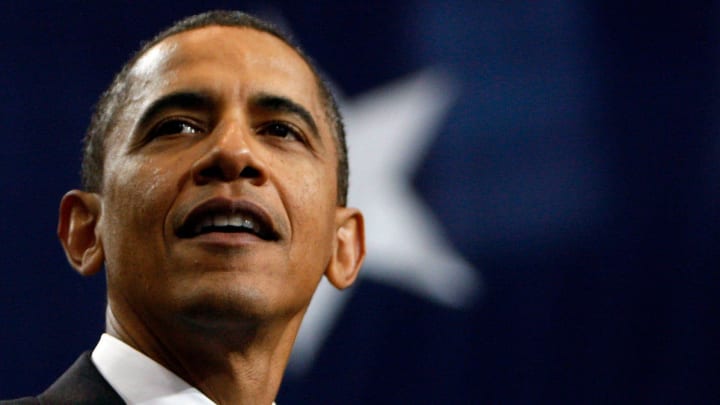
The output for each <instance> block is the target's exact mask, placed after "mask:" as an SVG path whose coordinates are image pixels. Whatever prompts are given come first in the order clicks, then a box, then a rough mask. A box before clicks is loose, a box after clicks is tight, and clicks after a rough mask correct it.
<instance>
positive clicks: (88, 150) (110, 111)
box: [81, 10, 349, 206]
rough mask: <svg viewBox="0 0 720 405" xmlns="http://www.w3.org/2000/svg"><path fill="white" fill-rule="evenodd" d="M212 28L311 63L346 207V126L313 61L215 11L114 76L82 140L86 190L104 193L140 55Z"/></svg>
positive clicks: (189, 21)
mask: <svg viewBox="0 0 720 405" xmlns="http://www.w3.org/2000/svg"><path fill="white" fill-rule="evenodd" d="M209 26H227V27H238V28H250V29H254V30H257V31H260V32H265V33H268V34H270V35H273V36H275V37H276V38H278V39H280V40H281V41H283V42H284V43H286V44H287V45H288V46H290V47H292V48H293V49H294V50H295V52H297V53H298V54H299V55H300V57H302V58H303V60H304V61H305V62H306V63H307V64H308V66H309V67H310V70H311V71H312V72H313V74H314V75H315V78H316V80H317V86H318V89H319V91H320V97H321V98H322V101H323V107H324V110H325V118H326V120H327V122H328V124H329V125H330V128H331V130H332V132H333V138H334V140H335V147H336V150H337V154H338V162H337V163H338V166H337V191H338V195H337V205H339V206H345V205H346V203H347V190H348V177H349V169H348V158H347V146H346V143H345V127H344V125H343V121H342V116H341V115H340V111H339V108H338V106H337V101H336V100H335V97H334V96H333V93H332V91H331V90H330V87H329V85H328V84H327V82H326V81H325V80H324V79H323V78H322V77H321V76H320V74H319V73H318V70H317V69H316V67H315V64H314V63H313V61H312V60H311V59H310V58H309V57H308V56H307V55H306V54H305V53H304V52H303V51H302V49H300V47H299V46H298V45H297V44H296V43H295V42H294V41H293V40H292V39H291V38H290V36H289V35H287V34H284V33H283V32H281V31H280V30H279V29H278V28H276V27H275V26H274V25H272V24H270V23H268V22H266V21H263V20H261V19H259V18H257V17H255V16H252V15H250V14H247V13H243V12H240V11H224V10H215V11H209V12H206V13H202V14H197V15H193V16H190V17H187V18H184V19H182V20H180V21H177V22H175V23H174V24H173V25H171V26H170V27H169V28H167V29H165V30H163V31H161V32H160V33H159V34H157V35H156V36H155V37H154V38H153V39H152V40H150V41H148V42H146V43H144V44H143V45H142V46H141V47H140V49H139V50H138V51H137V52H135V54H134V55H133V56H132V57H131V58H130V60H128V61H127V62H126V63H125V65H123V67H122V69H121V70H120V72H119V73H118V74H117V75H115V78H114V79H113V81H112V83H111V84H110V87H108V89H107V90H105V91H104V92H103V94H102V95H101V96H100V99H99V101H98V102H97V104H96V106H95V111H94V112H93V115H92V118H91V120H90V125H89V127H88V129H87V132H86V133H85V138H84V139H83V158H82V169H81V177H82V186H83V189H85V191H89V192H101V191H102V180H103V172H104V170H103V168H104V162H105V152H106V150H105V147H106V140H107V138H108V136H109V134H110V133H111V132H112V130H113V128H114V127H115V126H116V125H117V120H118V118H119V116H120V113H121V112H122V111H123V108H124V106H125V105H126V104H127V102H128V96H129V92H130V87H131V86H130V83H129V82H128V76H129V73H130V71H131V70H132V68H133V66H135V63H136V62H137V60H138V59H140V57H141V56H143V55H144V54H145V53H146V52H147V51H148V50H149V49H150V48H152V47H153V46H155V45H157V44H158V43H159V42H161V41H163V40H164V39H166V38H168V37H170V36H172V35H175V34H179V33H182V32H186V31H190V30H194V29H198V28H204V27H209Z"/></svg>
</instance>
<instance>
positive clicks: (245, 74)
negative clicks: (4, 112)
mask: <svg viewBox="0 0 720 405" xmlns="http://www.w3.org/2000/svg"><path fill="white" fill-rule="evenodd" d="M130 83H131V86H132V87H131V90H130V94H132V97H131V99H130V102H129V104H128V105H127V106H125V108H124V111H123V113H122V114H121V117H120V120H119V124H118V125H117V126H116V128H114V130H113V133H111V134H110V135H109V138H108V143H107V157H106V160H105V174H104V178H103V184H102V191H101V193H99V194H90V193H84V192H80V191H77V190H75V191H72V192H70V193H68V195H66V197H65V198H64V200H63V202H62V204H61V210H60V211H61V219H60V224H59V228H58V234H59V235H60V238H61V240H62V241H63V245H64V247H65V249H66V253H67V255H68V258H69V260H70V262H71V264H73V265H74V266H75V267H76V268H77V269H78V270H79V271H80V272H81V273H84V274H92V273H94V272H97V271H99V269H100V267H101V265H102V263H103V261H104V263H105V267H106V271H107V279H108V301H109V319H108V323H109V326H108V327H109V329H111V330H113V331H115V333H116V334H117V335H119V337H121V338H122V339H123V340H125V341H126V342H128V343H130V344H131V345H133V346H135V347H136V348H139V349H140V350H141V351H143V352H144V353H146V354H148V355H150V356H151V357H153V358H155V359H156V360H157V361H159V362H161V363H162V364H164V365H165V366H166V367H168V368H170V369H171V370H173V371H175V372H176V373H177V374H179V375H181V376H182V377H183V378H185V379H187V380H188V381H191V382H192V383H195V384H196V385H197V386H203V384H206V385H212V383H213V382H217V381H215V380H213V379H218V378H219V377H216V376H215V374H213V373H204V374H203V372H202V371H198V369H197V367H195V368H194V367H193V366H192V364H191V363H192V362H193V360H192V357H193V356H197V357H199V359H196V360H198V361H200V362H203V361H204V362H205V363H208V364H209V363H211V360H208V359H210V358H212V356H208V355H207V353H200V352H198V350H197V349H195V347H196V346H197V345H198V343H199V342H202V345H206V346H207V347H208V349H207V350H213V349H212V348H213V347H216V346H217V347H223V349H222V350H218V356H217V358H218V359H223V361H224V359H226V358H230V359H231V358H232V356H228V355H227V352H229V351H232V350H233V347H232V346H233V345H237V347H236V349H238V350H244V349H246V348H247V347H246V346H243V345H246V344H247V342H248V341H252V340H253V339H259V340H261V341H262V342H264V343H263V344H264V345H265V348H266V349H267V351H268V353H269V354H268V355H267V356H266V357H268V356H269V360H267V359H266V360H264V361H265V363H267V364H271V365H274V366H272V367H271V368H272V369H273V371H272V373H274V374H273V375H274V377H273V378H271V380H272V381H271V383H270V388H269V392H271V393H272V392H273V386H274V387H275V390H276V389H277V385H278V384H279V380H280V376H281V375H282V371H283V369H284V364H285V363H286V361H287V356H288V355H289V351H290V348H291V346H292V342H293V340H294V338H295V335H296V333H297V329H298V328H299V324H300V321H301V319H302V315H303V314H304V312H305V310H306V308H307V305H308V304H309V302H310V299H311V297H312V294H313V292H314V291H315V288H316V286H317V284H318V282H319V280H320V278H321V277H322V276H323V274H325V275H326V276H327V277H328V279H329V280H330V282H331V283H332V284H334V285H335V286H336V287H338V288H345V287H347V286H349V285H350V284H351V283H352V282H353V281H354V279H355V277H356V274H357V271H358V269H359V266H360V264H361V262H362V259H363V257H364V244H363V229H362V216H361V215H360V213H359V212H358V211H357V210H355V209H352V208H344V207H339V206H337V204H336V201H337V199H336V197H337V178H336V176H337V153H336V149H335V144H334V140H333V136H332V134H331V132H330V128H329V125H328V123H327V122H326V119H325V118H324V117H325V114H324V110H323V105H322V102H321V98H320V96H319V94H318V87H317V82H316V78H315V77H314V75H313V73H312V71H311V70H310V68H309V67H308V66H307V64H306V63H305V62H304V61H303V60H302V59H301V57H300V56H299V55H297V54H296V53H295V52H294V51H293V50H292V48H290V47H289V46H287V45H286V44H284V43H283V42H282V41H280V40H278V39H277V38H275V37H273V36H271V35H269V34H266V33H262V32H259V31H255V30H252V29H246V28H236V27H219V26H211V27H206V28H202V29H196V30H191V31H187V32H183V33H180V34H177V35H174V36H171V37H169V38H167V39H165V40H163V41H162V42H160V43H159V44H157V45H156V46H154V47H153V48H151V49H150V50H149V51H148V52H147V53H146V54H144V55H143V56H142V57H141V58H140V59H139V60H138V61H137V63H136V65H135V66H134V67H133V69H132V71H131V74H130ZM243 221H244V222H243ZM248 221H249V222H248ZM228 222H233V223H232V224H229V223H228ZM227 225H235V227H233V228H228V227H227ZM242 227H245V228H242ZM241 228H242V229H241ZM248 229H252V231H248ZM258 336H260V337H259V338H258ZM175 340H179V341H183V342H184V341H190V342H192V343H189V344H188V347H184V348H183V347H177V346H178V345H179V346H182V344H177V343H175ZM263 344H261V345H260V346H263ZM192 345H195V346H192ZM184 350H190V351H191V355H189V356H188V353H187V352H184ZM200 351H202V350H200ZM260 352H262V350H260ZM243 355H247V353H244V354H243ZM203 357H204V358H203ZM246 360H247V359H246ZM260 368H262V367H260ZM256 369H257V367H256ZM278 369H279V370H278ZM255 372H256V373H258V374H260V375H264V376H266V377H264V378H269V377H267V374H268V372H267V370H266V371H265V372H262V371H258V370H256V371H255ZM208 374H209V375H210V377H209V376H208ZM261 378H262V377H261ZM261 378H260V379H261ZM219 379H220V380H223V379H222V378H219ZM198 380H203V381H198ZM208 381H209V382H208ZM265 389H268V388H265ZM209 391H213V390H212V389H210V388H208V389H207V390H206V392H209ZM215 391H217V392H218V394H217V396H216V397H217V398H220V397H223V398H231V397H232V396H231V395H227V392H226V393H225V394H226V395H222V394H220V392H222V391H223V390H222V389H218V388H217V386H216V387H215ZM272 395H274V394H272Z"/></svg>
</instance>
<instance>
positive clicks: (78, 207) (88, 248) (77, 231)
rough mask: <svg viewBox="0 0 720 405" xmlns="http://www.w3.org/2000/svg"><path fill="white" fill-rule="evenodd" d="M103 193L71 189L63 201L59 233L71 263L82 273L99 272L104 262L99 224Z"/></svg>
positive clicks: (84, 274) (61, 202)
mask: <svg viewBox="0 0 720 405" xmlns="http://www.w3.org/2000/svg"><path fill="white" fill-rule="evenodd" d="M101 211H102V203H101V201H100V196H99V195H97V194H95V193H87V192H84V191H80V190H72V191H69V192H68V193H67V194H65V195H64V196H63V198H62V201H60V215H59V218H58V227H57V235H58V238H60V243H62V246H63V249H65V256H67V259H68V262H70V265H71V266H72V267H73V268H75V270H77V272H78V273H80V274H82V275H83V276H91V275H93V274H96V273H97V272H99V271H100V269H101V268H102V265H103V262H104V261H105V253H104V251H103V248H102V240H101V239H100V236H99V232H98V224H99V220H100V214H101Z"/></svg>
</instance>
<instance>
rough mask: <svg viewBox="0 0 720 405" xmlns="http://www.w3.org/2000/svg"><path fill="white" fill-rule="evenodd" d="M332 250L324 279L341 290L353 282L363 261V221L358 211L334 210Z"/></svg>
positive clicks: (340, 208)
mask: <svg viewBox="0 0 720 405" xmlns="http://www.w3.org/2000/svg"><path fill="white" fill-rule="evenodd" d="M334 248H335V249H334V252H333V257H332V259H331V260H330V264H329V265H328V268H327V269H326V270H325V277H327V279H328V281H330V284H332V285H334V286H335V288H337V289H340V290H342V289H344V288H347V287H349V286H350V285H352V283H353V282H354V281H355V279H356V278H357V275H358V272H359V270H360V266H361V265H362V262H363V260H364V259H365V221H364V219H363V216H362V213H361V212H360V211H359V210H357V209H355V208H346V207H338V208H337V209H336V211H335V243H334Z"/></svg>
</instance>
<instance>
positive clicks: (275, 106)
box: [250, 93, 320, 138]
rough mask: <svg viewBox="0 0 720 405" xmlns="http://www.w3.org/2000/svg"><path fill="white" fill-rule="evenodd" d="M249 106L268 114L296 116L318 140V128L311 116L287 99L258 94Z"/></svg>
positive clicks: (303, 108)
mask: <svg viewBox="0 0 720 405" xmlns="http://www.w3.org/2000/svg"><path fill="white" fill-rule="evenodd" d="M250 105H252V106H254V107H257V108H260V109H262V110H265V111H268V112H279V113H289V114H292V115H295V116H297V117H298V118H300V119H301V120H303V121H304V122H305V124H307V126H308V127H310V130H311V132H312V135H313V136H314V137H315V138H320V135H319V133H318V126H317V124H316V123H315V120H314V119H313V117H312V114H310V112H309V111H308V110H307V109H306V108H305V107H303V106H302V105H300V104H298V103H296V102H294V101H292V100H290V99H289V98H287V97H283V96H278V95H274V94H268V93H260V94H258V95H256V96H254V97H252V99H251V100H250Z"/></svg>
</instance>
